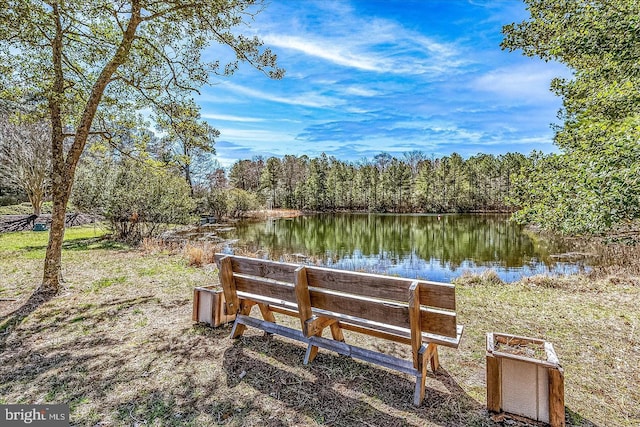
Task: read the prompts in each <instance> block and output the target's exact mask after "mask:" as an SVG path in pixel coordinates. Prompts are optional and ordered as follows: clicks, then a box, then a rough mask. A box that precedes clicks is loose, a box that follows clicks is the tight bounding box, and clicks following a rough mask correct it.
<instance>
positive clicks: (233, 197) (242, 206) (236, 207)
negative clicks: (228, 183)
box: [227, 188, 260, 218]
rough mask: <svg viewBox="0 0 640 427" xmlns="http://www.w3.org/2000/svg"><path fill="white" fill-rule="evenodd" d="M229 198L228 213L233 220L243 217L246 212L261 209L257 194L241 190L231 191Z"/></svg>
mask: <svg viewBox="0 0 640 427" xmlns="http://www.w3.org/2000/svg"><path fill="white" fill-rule="evenodd" d="M227 198H228V202H227V212H228V214H229V215H230V216H231V217H233V218H239V217H242V216H243V215H244V214H245V213H246V212H248V211H251V210H256V209H259V208H260V202H259V201H258V197H257V196H256V195H255V194H253V193H250V192H248V191H245V190H241V189H239V188H234V189H232V190H230V191H229V193H228V195H227Z"/></svg>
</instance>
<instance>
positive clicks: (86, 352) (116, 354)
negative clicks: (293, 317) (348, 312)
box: [0, 227, 640, 426]
mask: <svg viewBox="0 0 640 427" xmlns="http://www.w3.org/2000/svg"><path fill="white" fill-rule="evenodd" d="M104 234H105V231H104V230H103V229H100V228H99V227H98V228H94V227H80V228H72V229H69V230H67V233H66V241H65V249H64V253H63V265H64V270H63V278H64V281H65V283H64V287H63V289H62V291H61V292H60V293H59V294H58V295H57V296H56V297H55V298H53V299H52V300H50V301H48V302H46V303H44V304H43V305H41V306H40V307H39V308H38V309H37V310H35V311H33V312H32V313H31V314H30V315H29V316H27V317H26V318H25V319H23V320H22V321H21V322H20V323H18V324H15V323H11V319H12V318H11V313H12V312H13V311H14V310H16V309H18V308H19V307H20V306H21V304H23V303H24V302H25V301H26V299H27V298H28V297H29V295H30V294H31V292H32V291H33V290H34V289H35V287H36V285H37V283H38V281H39V280H40V276H41V270H42V260H43V258H44V250H45V248H46V243H47V233H36V232H24V233H9V234H4V235H0V403H68V404H69V405H70V406H71V420H72V423H73V424H74V425H86V426H96V425H100V426H119V425H127V426H128V425H143V424H144V425H158V426H159V425H163V426H165V425H166V426H169V425H175V426H183V425H193V426H200V425H203V426H206V425H232V426H245V425H260V426H265V425H266V426H293V425H322V424H327V425H336V426H353V425H370V426H394V425H408V426H422V425H434V426H436V425H437V426H469V425H471V426H493V425H503V424H502V423H500V422H496V421H493V420H492V419H491V418H490V416H489V414H487V412H486V410H485V365H484V356H485V355H484V353H485V351H484V348H485V343H484V340H485V338H484V337H485V333H486V332H489V331H499V332H507V333H514V334H520V335H527V336H534V337H543V338H546V339H547V340H549V341H551V342H552V343H554V346H555V348H556V352H557V353H558V356H559V357H560V361H561V363H562V365H563V367H564V369H565V396H566V397H565V403H566V406H567V415H568V421H569V425H578V426H591V425H599V426H609V425H617V426H637V425H639V424H640V407H639V405H638V402H640V392H639V390H640V331H638V329H639V328H640V315H639V312H640V310H638V304H637V302H638V301H639V300H640V280H639V279H638V277H636V276H635V275H632V274H629V273H628V272H626V273H625V270H624V269H617V270H616V269H612V270H611V271H609V272H600V273H597V274H592V275H590V276H575V277H570V278H561V279H548V278H543V277H538V278H534V279H527V280H523V281H521V282H519V283H516V284H510V285H504V284H501V283H497V282H495V281H492V280H491V277H485V278H466V279H463V280H461V281H460V282H459V283H458V288H457V292H458V294H457V295H458V313H459V321H460V323H462V324H464V325H465V335H464V336H463V339H462V344H461V346H460V348H459V349H458V350H452V349H442V350H441V352H440V362H441V365H442V368H441V370H440V371H439V372H438V374H437V375H435V376H434V375H432V374H429V378H428V379H427V394H426V399H425V403H424V404H423V405H422V406H421V407H419V408H416V407H414V406H413V405H412V404H411V400H412V394H413V385H414V380H413V379H412V378H410V377H408V376H405V375H403V374H399V373H397V372H394V371H389V370H386V369H384V368H380V367H377V366H373V365H369V364H366V363H363V362H358V361H354V360H351V359H348V358H345V357H341V356H337V355H335V354H332V353H328V352H326V351H321V352H320V354H319V355H318V357H317V359H316V360H315V361H314V362H313V363H312V364H311V365H310V366H304V365H303V364H302V359H303V356H304V351H305V349H304V348H303V347H302V345H301V344H299V343H295V342H292V341H288V340H286V339H284V338H280V337H272V338H269V337H263V336H262V333H260V332H257V331H255V330H249V331H248V332H247V333H246V334H245V337H243V338H242V339H240V340H237V341H231V340H230V339H228V333H229V330H230V328H229V327H223V328H219V329H210V328H207V327H203V326H194V325H192V323H191V310H192V307H191V299H192V289H193V287H194V286H198V285H208V284H215V283H216V282H217V280H218V279H217V272H216V271H215V269H214V267H213V266H212V265H205V266H204V267H200V268H196V267H191V266H189V265H188V264H189V262H188V258H187V255H186V254H187V253H189V251H188V250H183V249H180V248H178V249H174V250H172V251H169V250H163V249H162V248H158V247H153V245H146V246H145V245H143V246H142V247H141V248H129V247H126V246H123V245H118V244H114V243H112V242H111V241H109V240H108V239H104V238H103V237H104ZM345 338H346V339H347V341H350V340H351V341H352V340H355V339H356V337H355V336H353V335H349V334H347V333H345ZM361 342H363V344H364V345H366V346H370V347H372V348H377V349H379V350H382V351H387V352H390V353H394V354H402V355H408V352H409V348H408V347H407V346H402V345H396V344H393V343H390V342H386V341H382V340H373V339H372V340H367V339H364V341H362V339H361ZM512 425H523V424H522V423H519V422H516V423H515V424H512Z"/></svg>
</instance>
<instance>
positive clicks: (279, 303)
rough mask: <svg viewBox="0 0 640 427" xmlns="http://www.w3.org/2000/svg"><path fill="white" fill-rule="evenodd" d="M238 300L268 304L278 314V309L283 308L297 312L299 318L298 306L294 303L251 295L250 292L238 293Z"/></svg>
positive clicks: (296, 315)
mask: <svg viewBox="0 0 640 427" xmlns="http://www.w3.org/2000/svg"><path fill="white" fill-rule="evenodd" d="M238 298H240V299H244V300H250V301H255V302H256V303H260V302H261V303H264V304H268V305H269V306H270V307H271V311H275V312H276V313H278V312H279V311H277V309H276V307H283V308H286V309H289V310H294V311H295V317H298V306H297V305H296V303H294V302H289V301H284V300H281V299H277V298H269V297H263V296H262V295H256V294H250V293H248V292H242V291H238Z"/></svg>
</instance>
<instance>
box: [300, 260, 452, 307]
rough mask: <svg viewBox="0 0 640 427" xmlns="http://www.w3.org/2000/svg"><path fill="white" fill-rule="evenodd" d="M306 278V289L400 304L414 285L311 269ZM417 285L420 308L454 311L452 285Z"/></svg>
mask: <svg viewBox="0 0 640 427" xmlns="http://www.w3.org/2000/svg"><path fill="white" fill-rule="evenodd" d="M307 278H308V283H309V286H310V287H314V288H320V289H328V290H333V291H337V292H344V293H347V294H353V295H358V296H363V297H367V298H379V299H385V300H390V301H401V302H406V301H407V300H406V295H407V290H408V289H409V286H411V283H413V282H414V281H415V280H411V279H403V278H400V277H390V276H383V275H379V274H368V273H360V272H357V271H343V270H335V269H330V268H322V267H313V266H310V267H308V268H307ZM417 282H418V283H420V294H421V297H420V304H422V305H428V306H431V307H437V308H441V309H447V310H455V308H456V305H455V286H454V285H451V284H448V283H438V282H428V281H423V280H418V281H417Z"/></svg>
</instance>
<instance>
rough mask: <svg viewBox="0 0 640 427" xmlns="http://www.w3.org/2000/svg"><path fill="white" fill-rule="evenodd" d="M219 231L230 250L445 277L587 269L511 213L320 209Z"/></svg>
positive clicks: (510, 277) (565, 247) (558, 242)
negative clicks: (322, 211) (332, 211)
mask: <svg viewBox="0 0 640 427" xmlns="http://www.w3.org/2000/svg"><path fill="white" fill-rule="evenodd" d="M220 234H221V237H224V238H226V239H231V243H228V244H227V247H226V248H225V251H227V252H233V251H235V250H236V249H241V251H240V252H242V253H247V252H248V253H251V254H254V255H255V256H260V257H265V258H269V259H275V260H284V261H294V262H301V263H303V262H305V263H314V264H318V265H324V266H328V267H334V268H342V269H347V270H358V271H367V272H373V273H383V274H392V275H399V276H403V277H410V278H421V279H427V280H435V281H443V282H449V281H451V280H452V279H454V278H456V277H458V276H460V275H462V274H464V273H465V272H472V273H481V272H483V271H485V270H488V269H492V270H494V271H495V272H496V273H497V274H498V275H499V276H500V278H501V279H502V280H504V281H507V282H510V281H514V280H518V279H520V278H522V277H523V276H531V275H534V274H541V273H544V274H570V273H576V272H579V271H584V270H586V269H588V268H589V267H588V265H589V264H588V262H587V260H586V259H585V258H584V257H583V256H581V254H577V253H571V252H570V251H571V250H572V247H571V244H570V243H569V242H567V241H564V240H562V239H546V240H542V239H539V238H536V237H535V235H533V234H531V233H528V232H527V231H526V230H525V229H524V228H523V227H522V226H520V225H518V224H515V223H513V222H511V221H509V216H508V215H485V214H482V215H479V214H477V215H397V214H356V213H344V214H317V215H303V216H299V217H294V218H277V219H268V220H266V221H260V222H255V221H254V222H249V221H244V222H239V223H237V224H235V228H233V229H228V230H227V231H226V232H224V233H220Z"/></svg>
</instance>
